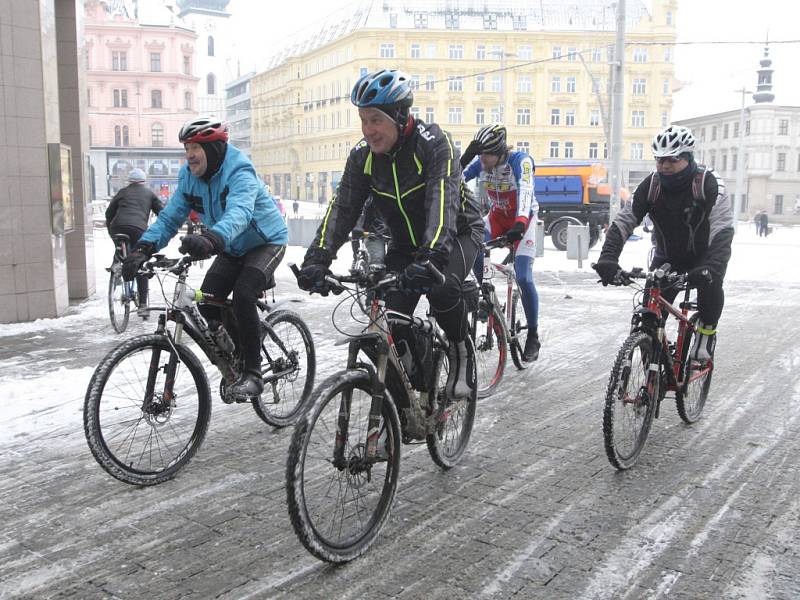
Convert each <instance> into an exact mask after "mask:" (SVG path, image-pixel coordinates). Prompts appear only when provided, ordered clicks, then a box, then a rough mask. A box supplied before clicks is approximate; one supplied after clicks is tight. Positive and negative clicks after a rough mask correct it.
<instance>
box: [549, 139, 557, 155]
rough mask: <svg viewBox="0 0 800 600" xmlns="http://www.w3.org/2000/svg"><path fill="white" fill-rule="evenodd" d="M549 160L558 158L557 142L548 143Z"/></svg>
mask: <svg viewBox="0 0 800 600" xmlns="http://www.w3.org/2000/svg"><path fill="white" fill-rule="evenodd" d="M550 158H558V142H550Z"/></svg>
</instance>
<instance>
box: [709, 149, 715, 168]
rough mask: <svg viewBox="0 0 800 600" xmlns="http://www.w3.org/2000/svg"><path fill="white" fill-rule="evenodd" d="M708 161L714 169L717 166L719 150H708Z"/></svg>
mask: <svg viewBox="0 0 800 600" xmlns="http://www.w3.org/2000/svg"><path fill="white" fill-rule="evenodd" d="M708 162H709V164H710V166H711V168H712V169H716V168H717V152H716V150H709V151H708Z"/></svg>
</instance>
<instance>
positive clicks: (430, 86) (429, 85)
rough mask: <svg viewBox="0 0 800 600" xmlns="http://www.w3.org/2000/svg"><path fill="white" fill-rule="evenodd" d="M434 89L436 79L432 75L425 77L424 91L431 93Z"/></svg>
mask: <svg viewBox="0 0 800 600" xmlns="http://www.w3.org/2000/svg"><path fill="white" fill-rule="evenodd" d="M435 89H436V78H435V77H434V76H433V75H427V76H426V77H425V91H426V92H432V91H433V90H435Z"/></svg>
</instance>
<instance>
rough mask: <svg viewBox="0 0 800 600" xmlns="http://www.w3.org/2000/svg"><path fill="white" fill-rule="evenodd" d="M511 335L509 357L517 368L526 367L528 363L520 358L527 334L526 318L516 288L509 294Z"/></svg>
mask: <svg viewBox="0 0 800 600" xmlns="http://www.w3.org/2000/svg"><path fill="white" fill-rule="evenodd" d="M508 329H509V333H510V335H511V340H510V342H511V343H510V346H511V358H512V359H513V361H514V365H515V366H516V367H517V369H519V370H523V369H527V368H528V367H529V366H530V363H528V362H525V361H524V360H523V359H522V354H523V352H524V351H525V336H527V335H528V319H527V317H526V316H525V310H524V309H523V306H522V298H521V297H520V295H519V292H518V291H517V290H514V293H513V294H512V296H511V322H510V323H509V325H508Z"/></svg>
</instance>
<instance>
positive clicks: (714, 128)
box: [711, 125, 717, 142]
mask: <svg viewBox="0 0 800 600" xmlns="http://www.w3.org/2000/svg"><path fill="white" fill-rule="evenodd" d="M716 139H717V126H716V125H712V126H711V141H712V142H713V141H714V140H716Z"/></svg>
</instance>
